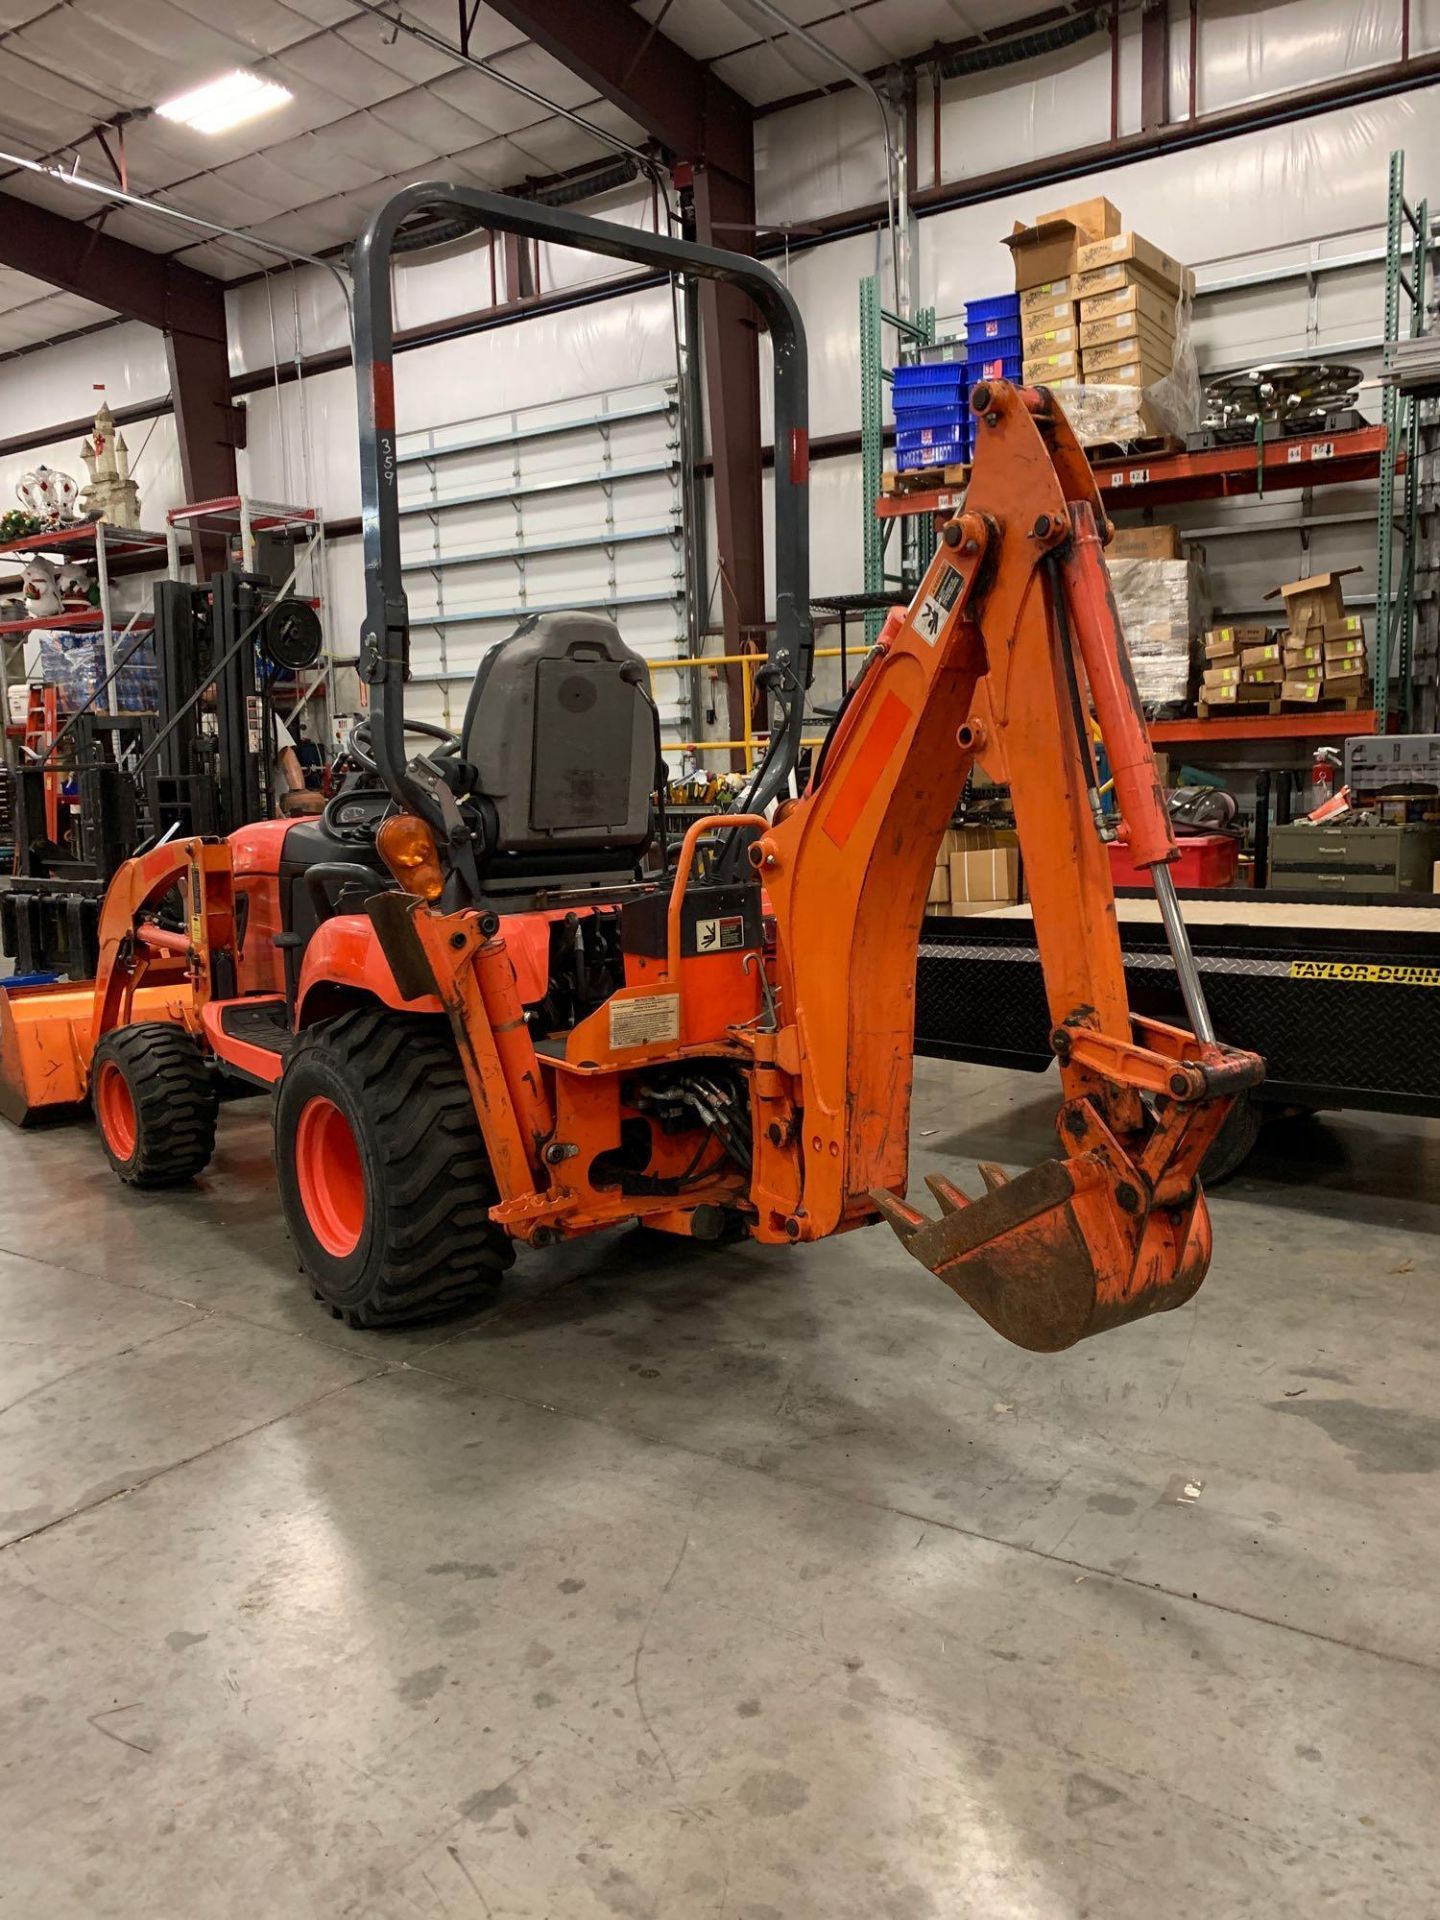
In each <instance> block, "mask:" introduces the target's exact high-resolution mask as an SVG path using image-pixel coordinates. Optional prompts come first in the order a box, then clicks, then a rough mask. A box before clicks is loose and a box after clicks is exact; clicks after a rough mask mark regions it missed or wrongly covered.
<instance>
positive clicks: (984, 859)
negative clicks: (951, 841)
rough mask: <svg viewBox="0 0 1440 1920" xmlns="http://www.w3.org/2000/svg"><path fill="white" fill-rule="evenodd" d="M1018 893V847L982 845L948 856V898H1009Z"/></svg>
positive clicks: (1005, 900)
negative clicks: (966, 851) (969, 850)
mask: <svg viewBox="0 0 1440 1920" xmlns="http://www.w3.org/2000/svg"><path fill="white" fill-rule="evenodd" d="M1019 893H1020V849H1019V847H1018V846H1017V847H981V848H976V849H974V850H973V851H971V852H968V853H952V854H951V856H950V898H951V901H952V902H954V903H956V904H958V903H959V902H960V901H962V900H985V901H989V902H991V903H992V904H993V903H995V902H1006V903H1009V902H1012V901H1014V900H1016V899H1018V897H1019Z"/></svg>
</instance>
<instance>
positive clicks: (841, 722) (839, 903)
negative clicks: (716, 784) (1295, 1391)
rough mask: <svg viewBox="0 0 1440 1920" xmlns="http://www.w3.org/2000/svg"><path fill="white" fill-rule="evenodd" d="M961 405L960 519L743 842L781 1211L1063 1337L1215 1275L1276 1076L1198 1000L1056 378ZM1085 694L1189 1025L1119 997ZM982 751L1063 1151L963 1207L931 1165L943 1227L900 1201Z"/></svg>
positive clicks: (1091, 494) (1047, 1342) (1166, 831)
mask: <svg viewBox="0 0 1440 1920" xmlns="http://www.w3.org/2000/svg"><path fill="white" fill-rule="evenodd" d="M973 405H974V407H975V411H976V413H977V416H978V418H977V433H978V447H977V452H976V458H975V465H974V470H973V474H972V478H971V484H970V487H969V491H968V494H967V496H966V500H965V504H964V508H963V511H962V512H961V513H960V514H959V515H958V516H957V517H956V518H955V519H953V520H952V521H951V522H950V524H949V525H948V526H946V528H945V529H944V534H943V539H942V541H941V543H940V545H939V547H938V549H937V552H936V554H935V558H934V560H933V561H932V563H931V565H930V568H929V570H928V572H927V573H926V576H925V578H924V580H923V581H922V583H921V585H920V588H919V590H918V592H917V593H916V595H915V598H914V600H913V601H912V602H911V604H910V606H909V607H908V609H905V610H904V611H903V613H902V612H901V611H900V610H898V609H897V610H896V611H895V612H893V613H892V615H891V617H890V620H889V622H888V623H887V625H886V628H885V631H884V633H883V634H882V636H881V638H880V640H879V642H878V644H877V646H876V648H875V649H874V651H873V652H872V654H871V655H870V657H869V659H868V660H867V662H866V665H865V668H864V670H863V672H862V675H861V677H860V678H859V680H858V681H857V683H856V686H855V689H854V691H853V693H852V696H851V697H850V699H849V701H848V703H847V705H846V706H845V708H844V709H843V710H842V712H841V714H840V717H839V719H838V721H837V722H836V725H835V727H834V729H833V731H832V734H831V737H830V740H829V743H828V747H827V750H826V752H825V754H824V757H823V761H822V764H821V765H820V767H819V768H818V769H817V771H816V773H815V774H814V776H813V777H812V780H811V785H810V789H809V791H808V792H807V793H806V794H805V795H804V796H802V798H801V799H800V800H799V801H798V802H797V803H796V804H795V805H794V806H793V807H792V808H791V809H790V810H789V811H788V812H786V813H784V815H783V817H782V818H780V819H779V820H778V823H777V824H775V825H773V826H772V827H771V828H770V830H769V831H768V832H767V833H766V834H765V835H764V836H763V837H762V838H761V839H760V840H759V842H758V843H757V845H756V846H755V847H754V848H753V849H752V854H751V857H752V859H754V860H755V862H756V864H757V865H758V866H759V868H760V871H761V874H762V877H763V879H764V882H765V885H766V888H767V890H768V893H769V896H770V899H771V902H772V905H773V907H774V912H775V920H776V932H777V968H778V976H779V1004H780V1008H781V1017H782V1021H783V1022H784V1028H785V1031H782V1032H781V1034H780V1035H778V1036H777V1041H776V1048H775V1051H776V1054H777V1057H778V1058H780V1059H782V1060H787V1061H789V1062H793V1064H794V1068H795V1070H796V1071H797V1072H798V1075H799V1077H800V1080H801V1082H802V1089H803V1098H802V1100H801V1101H800V1102H798V1103H797V1105H798V1106H799V1109H800V1115H801V1123H802V1125H803V1138H802V1139H801V1141H800V1142H799V1149H800V1150H799V1153H798V1154H797V1160H796V1170H797V1179H798V1186H799V1190H798V1194H797V1195H796V1196H795V1200H794V1205H793V1208H792V1211H791V1213H790V1215H789V1216H788V1217H787V1218H786V1219H785V1221H784V1222H783V1223H780V1224H783V1226H784V1230H785V1232H786V1233H787V1234H788V1236H789V1237H790V1238H792V1239H800V1240H810V1239H818V1238H820V1237H822V1236H823V1235H825V1234H827V1233H831V1232H833V1231H835V1230H836V1229H837V1228H840V1227H844V1226H846V1225H851V1224H858V1223H859V1222H860V1221H862V1220H866V1219H873V1218H874V1217H875V1214H876V1211H877V1210H878V1211H879V1212H880V1213H881V1214H882V1215H883V1216H884V1217H885V1218H887V1219H888V1220H889V1221H890V1223H891V1225H892V1226H893V1227H894V1229H895V1231H896V1232H897V1234H898V1235H899V1237H900V1239H901V1241H902V1242H903V1243H904V1244H905V1246H906V1247H907V1248H908V1249H909V1250H910V1251H911V1252H912V1253H913V1254H914V1255H915V1256H916V1258H917V1259H919V1260H920V1261H921V1262H922V1264H924V1265H925V1266H927V1267H929V1268H930V1269H931V1270H932V1271H933V1272H935V1273H937V1274H938V1275H939V1276H940V1278H942V1279H943V1280H945V1281H946V1283H947V1284H948V1285H949V1286H951V1287H953V1288H954V1290H955V1291H956V1292H957V1293H959V1294H960V1295H961V1296H962V1297H963V1298H965V1299H966V1300H967V1301H969V1303H970V1304H971V1305H972V1306H974V1307H975V1308H976V1310H977V1311H978V1312H979V1313H981V1314H982V1315H983V1317H984V1318H985V1319H986V1320H988V1321H989V1322H990V1324H991V1325H992V1326H994V1327H995V1328H996V1330H997V1331H999V1332H1000V1333H1002V1334H1004V1335H1005V1336H1006V1337H1007V1338H1009V1339H1011V1340H1014V1341H1016V1342H1017V1343H1018V1344H1019V1345H1021V1346H1026V1347H1031V1348H1034V1349H1037V1350H1050V1349H1056V1348H1060V1347H1065V1346H1069V1345H1070V1344H1072V1342H1073V1341H1075V1340H1077V1339H1080V1338H1081V1337H1083V1336H1084V1335H1086V1334H1090V1333H1094V1332H1097V1331H1100V1330H1101V1329H1103V1328H1105V1327H1110V1326H1115V1325H1118V1324H1121V1323H1123V1322H1124V1321H1127V1320H1130V1319H1134V1318H1136V1317H1138V1316H1140V1315H1143V1314H1147V1313H1151V1312H1155V1311H1158V1310H1161V1309H1164V1308H1167V1307H1174V1306H1178V1305H1179V1304H1181V1302H1182V1301H1184V1300H1185V1299H1188V1298H1189V1296H1190V1295H1191V1294H1192V1293H1193V1292H1194V1291H1195V1289H1196V1287H1198V1286H1199V1284H1200V1282H1201V1280H1202V1279H1203V1277H1204V1274H1205V1269H1206V1266H1207V1264H1208V1260H1209V1252H1210V1233H1209V1224H1208V1217H1207V1213H1206V1208H1205V1203H1204V1199H1203V1197H1202V1195H1201V1191H1200V1187H1199V1183H1198V1179H1197V1174H1198V1170H1199V1166H1200V1162H1201V1160H1202V1159H1203V1157H1204V1154H1205V1150H1206V1148H1207V1147H1208V1145H1209V1143H1210V1141H1211V1140H1212V1139H1213V1138H1214V1136H1215V1134H1216V1132H1217V1131H1218V1129H1219V1127H1220V1125H1221V1123H1222V1122H1223V1120H1224V1118H1225V1114H1226V1112H1227V1111H1228V1109H1229V1106H1230V1103H1231V1101H1232V1100H1233V1098H1234V1097H1235V1096H1236V1094H1238V1093H1239V1092H1240V1091H1241V1090H1243V1089H1244V1088H1246V1087H1249V1086H1253V1085H1255V1084H1256V1083H1257V1082H1258V1081H1259V1080H1260V1079H1261V1078H1262V1076H1263V1066H1262V1063H1261V1062H1260V1060H1259V1059H1258V1058H1257V1057H1256V1056H1254V1055H1252V1054H1246V1053H1240V1052H1237V1051H1234V1050H1231V1049H1228V1048H1225V1047H1221V1046H1218V1045H1216V1044H1215V1042H1214V1038H1213V1034H1212V1033H1211V1031H1210V1029H1209V1022H1208V1016H1207V1015H1206V1014H1205V1012H1204V1003H1203V997H1202V996H1201V994H1200V988H1199V983H1198V978H1197V976H1196V975H1195V972H1194V967H1193V962H1192V961H1191V959H1190V956H1189V949H1188V945H1187V944H1186V943H1185V938H1184V928H1183V924H1182V923H1181V922H1180V920H1179V915H1178V909H1177V908H1176V907H1175V903H1174V891H1173V887H1172V886H1171V885H1170V876H1169V873H1168V863H1169V862H1170V861H1171V860H1173V859H1174V858H1175V855H1176V847H1175V842H1174V838H1173V835H1172V833H1171V829H1170V824H1169V819H1168V816H1167V813H1166V810H1165V806H1164V797H1163V794H1162V793H1161V791H1160V788H1159V784H1158V781H1157V778H1156V773H1155V765H1154V760H1153V756H1152V754H1151V751H1150V746H1149V740H1148V737H1147V734H1146V731H1145V726H1144V721H1143V716H1142V714H1141V711H1140V705H1139V701H1138V698H1137V696H1136V693H1135V688H1134V681H1133V678H1132V676H1131V672H1130V665H1129V660H1128V656H1127V654H1126V650H1125V642H1124V637H1123V635H1122V633H1121V630H1120V625H1119V621H1118V618H1117V616H1116V612H1115V606H1114V601H1113V599H1112V598H1111V595H1110V591H1109V581H1108V576H1107V574H1106V571H1105V566H1104V561H1103V557H1102V553H1101V542H1102V540H1103V539H1105V538H1108V527H1107V523H1106V520H1105V516H1104V510H1103V507H1102V505H1101V502H1100V498H1099V495H1098V493H1097V491H1096V488H1095V483H1094V479H1093V476H1092V475H1091V472H1090V468H1089V465H1088V463H1087V461H1086V460H1085V457H1084V455H1083V454H1082V452H1081V451H1080V448H1079V446H1078V444H1077V443H1076V441H1075V439H1074V436H1073V434H1072V432H1071V430H1070V427H1069V424H1068V422H1067V421H1066V419H1065V417H1064V414H1063V412H1062V411H1061V409H1060V407H1059V405H1058V404H1057V403H1056V401H1055V400H1054V399H1053V397H1052V396H1051V395H1050V394H1049V393H1048V392H1046V391H1045V390H1043V389H1040V390H1031V389H1019V388H1015V387H1012V386H1010V385H1008V384H1007V383H1005V382H1000V381H997V382H994V383H993V384H991V385H990V386H988V387H980V388H977V389H976V390H975V394H974V398H973ZM1087 686H1088V690H1089V696H1090V698H1089V701H1088V702H1087V700H1086V689H1087ZM1092 702H1093V705H1094V710H1095V716H1096V719H1097V721H1098V724H1099V727H1100V731H1101V735H1102V738H1103V739H1104V742H1105V745H1106V749H1107V752H1108V754H1109V758H1110V763H1111V767H1112V769H1113V772H1114V777H1115V783H1116V793H1117V797H1118V800H1119V803H1120V807H1121V811H1122V814H1123V816H1124V819H1125V822H1126V826H1127V829H1128V833H1129V838H1130V846H1131V851H1132V856H1133V857H1134V858H1135V859H1136V861H1137V863H1139V864H1142V865H1147V866H1150V867H1151V868H1152V871H1153V872H1154V873H1155V875H1156V883H1157V891H1158V892H1159V893H1160V895H1161V904H1162V909H1163V910H1164V912H1165V916H1166V923H1167V929H1169V930H1170V931H1171V932H1172V940H1173V943H1174V944H1175V946H1176V960H1177V966H1178V967H1179V968H1180V971H1181V977H1182V984H1183V985H1184V987H1185V991H1186V1002H1187V1007H1188V1008H1189V1009H1190V1013H1191V1018H1192V1023H1193V1024H1194V1025H1195V1026H1196V1027H1197V1029H1198V1034H1197V1033H1189V1032H1183V1031H1181V1030H1179V1029H1174V1028H1167V1027H1162V1026H1160V1025H1158V1024H1157V1023H1152V1022H1137V1021H1136V1020H1134V1019H1132V1016H1131V1014H1130V1009H1129V1002H1128V997H1127V994H1126V985H1125V973H1124V966H1123V962H1122V957H1121V948H1120V939H1119V933H1118V929H1117V926H1116V918H1115V906H1114V897H1113V893H1112V889H1111V884H1110V873H1109V863H1108V855H1107V853H1106V848H1105V845H1104V842H1103V840H1102V837H1101V828H1102V824H1103V823H1102V820H1101V815H1100V808H1099V802H1098V799H1097V798H1096V796H1095V793H1094V786H1095V781H1094V775H1093V773H1092V771H1091V769H1090V764H1089V745H1088V720H1087V713H1088V707H1089V704H1090V703H1092ZM976 759H980V760H982V761H984V762H985V764H986V765H987V768H988V769H989V770H990V771H992V772H993V773H995V774H996V775H997V776H1001V777H1003V778H1005V779H1007V780H1008V782H1009V784H1010V789H1011V794H1012V798H1013V803H1014V810H1015V819H1016V825H1017V827H1018V830H1019V839H1020V847H1021V852H1022V855H1023V859H1024V864H1025V872H1026V876H1027V879H1028V882H1029V890H1030V897H1031V901H1032V906H1033V912H1034V920H1035V937H1036V943H1037V945H1038V948H1039V952H1040V958H1041V963H1042V966H1043V969H1044V974H1045V983H1046V991H1047V994H1048V998H1049V1006H1050V1013H1051V1019H1052V1023H1053V1029H1054V1033H1053V1044H1054V1047H1055V1051H1056V1054H1057V1056H1058V1058H1059V1063H1060V1074H1061V1081H1062V1087H1063V1094H1064V1103H1063V1105H1062V1108H1061V1114H1060V1121H1059V1135H1060V1139H1061V1142H1062V1157H1060V1158H1058V1159H1056V1160H1051V1161H1047V1162H1045V1163H1043V1164H1042V1165H1041V1166H1039V1167H1036V1168H1034V1169H1032V1170H1031V1171H1029V1172H1028V1173H1025V1174H1022V1175H1019V1176H1018V1177H1017V1178H1015V1179H1014V1180H1013V1181H1009V1182H1007V1181H1006V1180H1005V1177H1004V1176H1003V1174H1001V1173H1000V1172H999V1170H998V1169H996V1168H988V1169H982V1173H983V1175H984V1178H985V1181H986V1186H987V1189H988V1190H987V1192H986V1193H985V1194H984V1195H983V1196H982V1197H980V1198H978V1199H975V1200H970V1199H967V1197H966V1196H965V1195H964V1194H962V1193H960V1192H959V1191H958V1190H957V1189H955V1188H954V1187H951V1186H950V1185H949V1184H948V1183H946V1182H940V1181H937V1182H933V1183H932V1188H933V1190H934V1192H935V1194H936V1197H937V1199H938V1200H939V1202H940V1206H941V1209H942V1211H941V1217H940V1219H939V1220H938V1221H927V1220H926V1219H925V1218H924V1217H923V1216H922V1215H920V1214H918V1213H916V1212H915V1211H913V1210H912V1209H911V1208H910V1207H908V1206H907V1205H906V1204H905V1201H904V1194H905V1191H906V1185H907V1174H908V1166H907V1160H908V1152H907V1143H908V1135H909V1109H910V1096H911V1071H912V1049H913V1037H914V1011H915V970H916V949H917V944H918V940H919V933H920V924H921V920H922V917H923V915H924V911H925V903H926V897H927V893H928V890H929V882H930V874H931V869H932V867H933V865H934V860H935V854H936V850H937V847H938V845H939V842H940V838H941V836H942V834H943V832H944V830H945V828H946V826H947V825H948V823H949V821H950V818H951V816H952V814H953V812H954V809H955V806H956V803H957V801H958V799H959V796H960V792H961V789H962V786H963V783H964V780H965V777H966V774H967V772H968V771H969V768H970V766H971V764H972V762H973V761H975V760H976ZM1105 830H1106V831H1108V828H1107V829H1105ZM845 928H849V930H850V935H849V940H848V944H847V943H846V941H845V939H844V937H843V933H842V931H841V930H842V929H845ZM791 1029H793V1033H792V1034H791V1037H790V1039H789V1041H788V1043H787V1038H786V1033H787V1032H788V1031H790V1030H791Z"/></svg>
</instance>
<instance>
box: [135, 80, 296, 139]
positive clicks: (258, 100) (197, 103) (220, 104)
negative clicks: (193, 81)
mask: <svg viewBox="0 0 1440 1920" xmlns="http://www.w3.org/2000/svg"><path fill="white" fill-rule="evenodd" d="M294 98H295V96H294V94H293V93H291V91H290V89H289V88H288V87H281V86H277V85H276V84H275V82H274V81H273V80H262V79H261V78H260V76H259V74H257V73H246V72H244V71H243V70H242V69H241V68H239V67H237V68H236V69H235V71H234V73H225V74H222V75H221V76H220V78H219V79H218V80H207V81H206V83H205V85H204V86H203V87H192V88H191V89H190V91H189V92H188V93H177V94H176V96H175V98H174V99H173V100H162V101H161V103H160V105H159V106H158V107H156V109H155V111H156V112H157V113H158V114H160V115H162V116H163V117H164V118H165V119H166V120H178V121H179V122H180V123H181V125H182V126H186V127H193V128H194V129H195V131H196V133H228V132H229V130H230V128H231V127H238V126H241V125H243V124H244V122H245V121H247V120H254V119H257V118H258V117H259V116H260V115H261V114H262V113H273V112H274V110H275V108H276V107H283V106H284V104H285V102H286V101H287V100H293V99H294Z"/></svg>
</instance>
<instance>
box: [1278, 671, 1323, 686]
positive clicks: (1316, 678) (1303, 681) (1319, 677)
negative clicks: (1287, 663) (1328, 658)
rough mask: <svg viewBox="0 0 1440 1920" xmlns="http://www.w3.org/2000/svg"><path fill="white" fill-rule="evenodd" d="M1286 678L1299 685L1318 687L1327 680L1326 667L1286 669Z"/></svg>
mask: <svg viewBox="0 0 1440 1920" xmlns="http://www.w3.org/2000/svg"><path fill="white" fill-rule="evenodd" d="M1285 678H1286V680H1287V681H1290V680H1294V681H1295V682H1296V683H1297V684H1299V685H1304V686H1316V687H1318V686H1319V685H1320V683H1321V681H1323V680H1324V678H1325V669H1324V667H1286V669H1285Z"/></svg>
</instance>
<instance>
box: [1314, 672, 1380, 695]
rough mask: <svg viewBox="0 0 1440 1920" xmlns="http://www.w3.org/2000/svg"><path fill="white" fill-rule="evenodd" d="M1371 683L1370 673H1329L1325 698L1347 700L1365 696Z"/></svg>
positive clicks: (1326, 678)
mask: <svg viewBox="0 0 1440 1920" xmlns="http://www.w3.org/2000/svg"><path fill="white" fill-rule="evenodd" d="M1369 685H1370V676H1369V674H1368V673H1345V674H1338V675H1337V674H1333V673H1327V674H1326V676H1325V698H1326V699H1327V700H1347V699H1351V698H1355V699H1361V698H1363V697H1364V695H1365V693H1366V691H1367V689H1368V688H1369Z"/></svg>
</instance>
